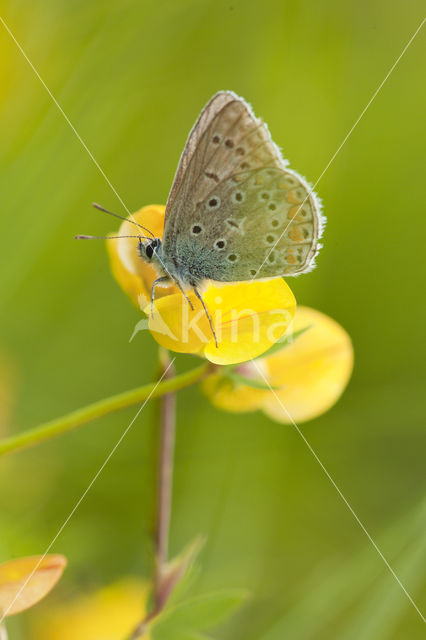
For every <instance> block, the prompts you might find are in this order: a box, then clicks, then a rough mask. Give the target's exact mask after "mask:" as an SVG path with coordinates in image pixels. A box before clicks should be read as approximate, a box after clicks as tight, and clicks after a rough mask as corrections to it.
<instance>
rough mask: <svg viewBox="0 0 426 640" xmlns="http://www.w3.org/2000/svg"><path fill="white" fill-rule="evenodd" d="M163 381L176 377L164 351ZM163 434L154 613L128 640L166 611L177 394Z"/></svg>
mask: <svg viewBox="0 0 426 640" xmlns="http://www.w3.org/2000/svg"><path fill="white" fill-rule="evenodd" d="M160 360H161V367H162V371H163V372H165V373H164V378H163V379H168V378H171V377H172V376H173V375H174V369H173V366H170V358H169V355H168V353H167V352H166V351H165V350H160ZM159 426H160V430H159V448H158V472H157V516H156V531H155V555H156V557H155V573H154V605H153V608H152V610H151V611H149V612H148V614H147V615H146V616H145V617H144V618H143V619H142V620H141V622H139V623H138V624H137V626H136V627H135V629H134V630H133V631H132V633H131V634H130V636H129V638H128V640H137V638H140V637H141V636H142V634H143V633H145V631H146V629H147V627H148V624H149V622H150V621H151V620H152V619H153V618H154V617H155V616H156V615H157V614H158V613H159V612H160V611H161V609H162V608H163V607H164V605H165V603H166V600H167V598H168V596H169V595H170V591H169V589H168V588H167V587H168V585H167V584H166V585H165V584H164V578H165V570H166V568H167V559H168V549H169V532H170V517H171V507H172V489H173V457H174V444H175V432H176V393H175V392H174V391H173V392H171V393H167V394H165V395H164V396H163V397H162V398H161V411H160V425H159Z"/></svg>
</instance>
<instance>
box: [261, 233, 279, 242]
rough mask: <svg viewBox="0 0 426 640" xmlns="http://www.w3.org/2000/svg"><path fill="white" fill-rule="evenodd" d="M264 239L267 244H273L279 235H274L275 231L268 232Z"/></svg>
mask: <svg viewBox="0 0 426 640" xmlns="http://www.w3.org/2000/svg"><path fill="white" fill-rule="evenodd" d="M263 239H264V241H265V242H266V244H267V245H271V244H274V242H275V241H276V239H277V236H276V235H274V234H273V233H268V234H267V235H266V236H265V237H264V238H263Z"/></svg>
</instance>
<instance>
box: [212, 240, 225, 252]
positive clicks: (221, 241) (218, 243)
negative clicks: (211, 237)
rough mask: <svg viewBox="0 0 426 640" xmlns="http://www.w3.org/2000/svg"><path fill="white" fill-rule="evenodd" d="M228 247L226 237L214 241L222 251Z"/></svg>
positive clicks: (215, 245) (215, 246)
mask: <svg viewBox="0 0 426 640" xmlns="http://www.w3.org/2000/svg"><path fill="white" fill-rule="evenodd" d="M225 247H226V240H225V239H224V238H220V240H216V242H215V243H214V248H215V249H217V250H218V251H220V250H221V249H224V248H225Z"/></svg>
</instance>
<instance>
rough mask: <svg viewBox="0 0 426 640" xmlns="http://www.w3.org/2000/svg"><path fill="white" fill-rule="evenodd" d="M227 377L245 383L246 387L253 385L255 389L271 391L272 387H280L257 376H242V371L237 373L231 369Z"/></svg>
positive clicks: (239, 383)
mask: <svg viewBox="0 0 426 640" xmlns="http://www.w3.org/2000/svg"><path fill="white" fill-rule="evenodd" d="M226 378H228V379H229V380H232V382H234V383H236V384H238V385H241V384H242V385H244V386H246V387H252V388H253V389H263V390H264V391H270V390H271V389H279V387H273V386H272V385H270V384H267V383H266V382H262V380H256V379H255V378H246V377H245V376H242V375H241V374H240V373H236V372H235V371H231V372H229V373H227V374H226Z"/></svg>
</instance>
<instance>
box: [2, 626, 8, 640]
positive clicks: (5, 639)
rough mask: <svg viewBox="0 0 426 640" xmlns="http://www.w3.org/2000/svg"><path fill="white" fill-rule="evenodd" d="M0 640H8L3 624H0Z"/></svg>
mask: <svg viewBox="0 0 426 640" xmlns="http://www.w3.org/2000/svg"><path fill="white" fill-rule="evenodd" d="M0 640H8V635H7V631H6V627H5V625H4V624H0Z"/></svg>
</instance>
